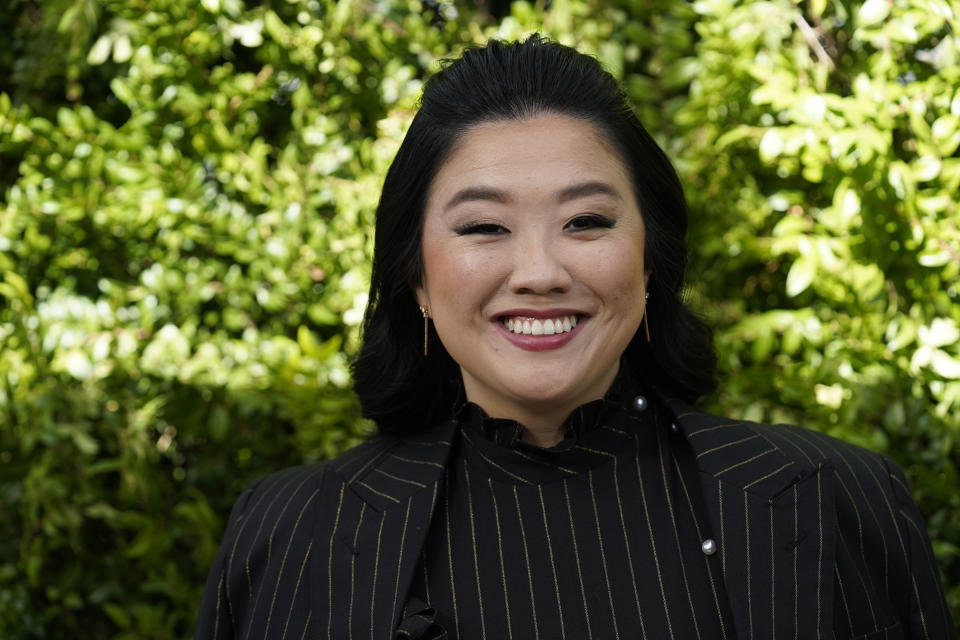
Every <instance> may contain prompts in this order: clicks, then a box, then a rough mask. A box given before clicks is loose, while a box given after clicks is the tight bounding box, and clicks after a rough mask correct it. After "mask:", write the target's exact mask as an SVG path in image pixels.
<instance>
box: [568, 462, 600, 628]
mask: <svg viewBox="0 0 960 640" xmlns="http://www.w3.org/2000/svg"><path fill="white" fill-rule="evenodd" d="M563 495H564V497H565V498H566V500H567V518H568V519H569V520H568V521H569V522H570V537H571V539H572V541H573V557H574V558H576V561H577V579H578V580H579V581H580V594H581V595H582V596H583V615H584V617H585V618H586V620H587V637H588V638H592V637H593V630H592V629H591V628H590V608H589V607H587V591H586V589H585V588H584V586H583V567H582V566H581V565H580V549H579V547H578V546H577V532H576V530H575V529H574V527H573V510H572V509H571V508H570V492H569V491H568V490H567V481H566V480H564V481H563Z"/></svg>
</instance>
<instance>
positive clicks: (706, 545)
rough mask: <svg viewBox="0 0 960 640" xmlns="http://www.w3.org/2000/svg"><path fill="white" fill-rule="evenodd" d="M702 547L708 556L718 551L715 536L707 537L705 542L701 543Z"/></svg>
mask: <svg viewBox="0 0 960 640" xmlns="http://www.w3.org/2000/svg"><path fill="white" fill-rule="evenodd" d="M700 549H701V550H702V551H703V552H704V553H705V554H706V555H708V556H712V555H713V554H715V553H716V552H717V543H716V542H714V540H713V538H707V539H706V540H704V541H703V544H701V545H700Z"/></svg>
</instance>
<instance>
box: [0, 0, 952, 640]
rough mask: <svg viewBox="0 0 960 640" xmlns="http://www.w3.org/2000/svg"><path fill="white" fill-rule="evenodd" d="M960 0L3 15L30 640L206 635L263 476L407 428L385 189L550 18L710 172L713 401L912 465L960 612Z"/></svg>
mask: <svg viewBox="0 0 960 640" xmlns="http://www.w3.org/2000/svg"><path fill="white" fill-rule="evenodd" d="M958 16H960V7H958V5H957V4H956V3H955V2H953V3H951V2H948V1H947V0H866V2H862V3H861V2H858V1H854V0H805V1H803V2H794V1H792V0H771V1H749V0H744V1H742V2H733V1H731V0H698V1H697V2H694V3H687V2H679V1H677V0H615V1H613V2H600V1H599V0H554V1H553V2H552V3H550V4H549V6H544V5H543V4H537V5H531V4H527V3H525V2H513V3H509V2H504V1H500V2H486V3H477V4H468V3H465V2H460V1H458V2H453V3H451V2H437V1H434V0H424V1H423V2H422V3H421V2H414V1H404V0H368V1H364V0H341V1H339V2H334V1H333V0H260V1H254V0H249V1H247V2H244V1H243V0H198V1H190V0H150V1H149V2H148V1H147V0H134V1H129V0H123V1H120V0H106V1H102V2H95V1H93V0H48V1H44V2H39V1H37V0H34V1H29V0H11V1H8V2H6V3H4V5H3V6H2V7H0V27H2V28H0V32H2V33H5V34H8V36H6V37H7V38H8V39H7V40H6V44H4V46H3V47H2V49H0V186H2V190H0V340H2V348H0V637H3V638H10V639H15V640H19V639H26V638H46V637H75V638H107V637H116V638H183V637H188V636H189V635H190V634H191V632H192V625H193V621H194V616H195V608H196V605H197V602H198V598H199V593H200V590H201V589H202V585H203V581H204V577H205V574H206V570H207V567H208V566H209V563H210V562H211V560H212V557H213V554H214V552H215V549H216V545H217V543H218V541H219V537H220V535H221V532H222V527H223V525H224V520H225V517H226V514H227V512H228V510H229V507H230V505H231V502H232V500H233V498H234V497H235V496H236V495H237V494H238V493H239V491H240V490H241V488H242V487H243V486H244V485H245V484H246V483H247V482H248V481H250V480H251V479H253V478H254V477H257V476H259V475H262V474H264V473H267V472H269V471H272V470H275V469H278V468H281V467H284V466H288V465H292V464H298V463H301V462H304V461H312V460H321V459H326V458H329V457H331V456H333V455H335V454H336V453H337V452H339V451H342V450H343V449H344V448H346V447H349V446H350V445H352V444H354V443H356V442H358V441H359V440H360V439H361V438H362V437H364V436H365V435H366V434H369V433H370V431H371V428H370V426H369V425H366V424H364V423H363V422H362V421H361V420H360V419H359V417H358V416H359V413H358V408H357V403H356V401H355V399H354V397H353V396H352V394H351V392H350V383H349V377H348V369H347V363H348V358H349V356H350V354H351V353H353V352H354V351H355V349H356V345H357V340H358V335H357V326H358V323H359V321H360V318H361V314H362V311H363V304H364V297H365V291H366V283H367V277H368V263H369V250H370V246H371V238H370V230H371V228H372V225H371V215H372V212H373V209H374V207H375V204H376V199H377V195H378V189H379V184H380V181H381V179H382V176H383V175H384V174H385V171H386V167H387V165H388V163H389V161H390V159H391V157H392V155H393V153H394V152H395V150H396V148H397V146H398V144H399V141H400V138H401V136H402V134H403V131H404V128H405V125H406V123H407V122H408V120H409V118H410V117H411V115H412V112H413V110H414V108H415V105H416V98H417V96H418V93H419V90H420V87H421V84H422V82H423V80H424V79H425V77H427V76H428V75H429V73H430V72H431V71H433V70H435V69H436V68H437V60H438V58H440V57H443V56H448V55H455V54H456V53H457V52H458V51H460V50H461V49H462V47H463V46H464V45H466V44H468V43H473V42H482V41H484V40H485V39H487V38H489V37H494V36H497V37H504V38H515V37H519V36H521V35H523V34H525V33H528V32H530V31H534V30H538V31H541V32H543V33H546V34H548V35H551V36H554V37H556V38H558V39H559V40H561V41H562V42H565V43H568V44H572V45H575V46H577V47H580V48H581V49H583V50H585V51H589V52H592V53H595V54H596V55H597V56H598V57H599V58H600V60H601V61H602V62H603V63H604V64H605V65H607V67H608V68H609V69H610V70H611V71H613V72H614V73H615V74H616V75H618V76H620V77H622V78H623V79H624V81H625V83H626V86H627V87H628V88H629V91H630V93H631V95H632V97H633V98H634V100H635V102H636V104H637V107H638V109H639V111H640V113H641V115H642V119H643V120H644V122H645V123H646V124H647V126H648V128H650V129H651V131H652V132H654V134H655V135H656V137H657V138H658V140H659V141H660V142H661V143H662V144H663V145H664V147H665V148H666V149H667V150H668V153H669V154H670V155H671V157H673V158H674V159H675V160H676V162H677V164H678V167H679V169H680V172H681V175H682V177H683V179H684V181H685V183H686V186H687V193H688V197H689V200H690V204H691V209H692V217H693V220H694V221H695V222H694V224H693V227H692V230H691V236H690V241H691V243H690V244H691V250H692V254H693V260H694V269H693V273H694V274H695V278H694V280H695V282H694V283H693V289H692V290H691V296H692V297H693V298H694V299H695V301H696V303H697V305H698V306H699V308H701V309H702V310H703V312H704V313H705V314H707V315H708V316H710V318H711V319H712V321H713V322H714V324H715V325H716V326H717V328H718V338H717V340H718V347H719V349H720V353H721V364H722V369H723V372H724V376H723V384H722V388H721V390H720V392H719V393H718V394H717V395H716V396H715V397H713V398H710V399H708V405H709V406H710V408H712V409H714V410H716V411H719V412H723V413H726V414H731V415H736V416H746V417H748V418H752V419H756V420H763V421H789V422H795V423H800V424H804V425H807V426H810V427H813V428H817V429H821V430H824V431H827V432H830V433H832V434H835V435H837V436H840V437H842V438H845V439H848V440H851V441H854V442H857V443H859V444H862V445H865V446H867V447H869V448H871V449H874V450H877V451H884V452H887V453H889V454H890V455H892V456H893V457H894V458H895V459H896V460H897V461H898V462H899V463H900V464H901V465H902V467H903V468H904V470H905V471H906V473H907V476H908V477H909V479H910V481H911V484H912V487H913V490H914V495H915V497H916V499H917V501H918V503H919V505H920V507H921V510H922V511H923V513H924V514H925V515H926V517H927V519H928V525H929V529H930V533H931V536H932V538H933V539H934V545H935V552H936V554H937V558H938V561H939V563H940V566H941V569H942V571H943V575H944V581H945V585H946V586H947V589H948V592H949V593H948V597H949V600H950V604H951V607H952V609H953V612H954V615H955V618H958V619H960V478H958V471H957V469H958V461H960V453H958V445H957V439H958V435H960V305H958V303H957V295H958V286H960V281H958V275H960V253H958V252H960V230H958V225H960V211H958V203H957V199H956V197H955V194H956V193H957V192H958V190H960V154H958V151H957V149H958V146H960V125H958V122H960V37H958V36H957V27H958Z"/></svg>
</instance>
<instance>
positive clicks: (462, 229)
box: [453, 222, 505, 236]
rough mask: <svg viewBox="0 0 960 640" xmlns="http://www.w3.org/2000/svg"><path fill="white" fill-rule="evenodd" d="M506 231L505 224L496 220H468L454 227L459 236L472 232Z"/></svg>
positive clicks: (491, 233) (493, 233)
mask: <svg viewBox="0 0 960 640" xmlns="http://www.w3.org/2000/svg"><path fill="white" fill-rule="evenodd" d="M504 231H505V229H504V228H503V226H502V225H499V224H496V223H495V222H468V223H467V224H462V225H460V226H458V227H454V229H453V232H454V233H456V234H457V235H458V236H465V235H469V234H472V233H479V234H482V235H495V234H498V233H502V232H504Z"/></svg>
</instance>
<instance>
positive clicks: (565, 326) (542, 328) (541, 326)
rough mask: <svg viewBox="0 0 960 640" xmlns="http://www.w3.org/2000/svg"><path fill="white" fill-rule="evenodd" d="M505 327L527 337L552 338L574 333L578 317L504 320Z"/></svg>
mask: <svg viewBox="0 0 960 640" xmlns="http://www.w3.org/2000/svg"><path fill="white" fill-rule="evenodd" d="M502 322H503V326H505V327H506V328H507V330H509V331H512V332H513V333H516V334H520V335H525V336H552V335H556V334H558V333H566V332H568V331H572V330H573V328H574V327H575V326H577V316H575V315H570V316H559V317H557V318H547V319H546V320H541V319H539V318H504V319H503V320H502Z"/></svg>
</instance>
